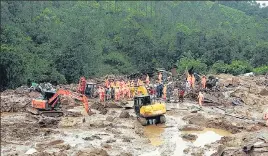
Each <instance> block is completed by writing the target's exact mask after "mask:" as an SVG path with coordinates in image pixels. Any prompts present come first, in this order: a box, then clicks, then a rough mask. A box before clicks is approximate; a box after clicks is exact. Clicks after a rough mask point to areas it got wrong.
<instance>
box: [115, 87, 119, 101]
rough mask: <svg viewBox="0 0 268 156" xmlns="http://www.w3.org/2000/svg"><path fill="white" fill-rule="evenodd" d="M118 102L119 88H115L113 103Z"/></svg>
mask: <svg viewBox="0 0 268 156" xmlns="http://www.w3.org/2000/svg"><path fill="white" fill-rule="evenodd" d="M119 100H120V90H119V87H115V101H119Z"/></svg>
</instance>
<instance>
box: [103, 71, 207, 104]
mask: <svg viewBox="0 0 268 156" xmlns="http://www.w3.org/2000/svg"><path fill="white" fill-rule="evenodd" d="M137 86H144V87H146V88H147V90H148V92H149V94H150V96H151V97H152V98H162V99H163V100H165V101H166V102H170V97H171V95H173V97H174V102H175V103H176V102H177V100H178V99H179V102H183V99H184V94H185V92H188V91H190V90H191V89H194V88H195V77H194V76H193V75H190V74H188V77H187V79H186V81H185V84H184V85H183V86H182V87H180V88H179V87H171V85H169V84H164V81H163V79H162V73H161V72H160V73H159V74H158V81H157V83H156V84H154V85H153V84H150V77H149V76H148V75H147V76H146V79H145V83H144V82H143V81H142V80H140V79H137V80H136V81H134V80H128V81H124V80H121V81H118V80H117V81H114V80H105V82H104V84H103V85H101V86H99V88H98V95H99V100H100V101H101V102H104V101H108V100H115V101H120V100H123V99H124V100H130V99H133V97H134V96H136V95H142V92H140V91H139V90H137V89H135V87H137ZM201 88H202V89H205V88H206V77H205V76H202V80H201ZM203 100H204V95H203V94H202V92H199V95H198V103H199V105H200V106H202V103H203Z"/></svg>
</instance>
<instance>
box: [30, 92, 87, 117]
mask: <svg viewBox="0 0 268 156" xmlns="http://www.w3.org/2000/svg"><path fill="white" fill-rule="evenodd" d="M62 95H63V96H64V95H65V96H70V97H71V98H73V99H76V100H79V101H81V102H82V103H83V105H84V107H85V110H86V112H87V113H88V114H90V113H91V110H90V108H89V106H88V99H87V97H86V96H85V95H83V94H80V93H75V92H71V91H69V90H64V89H59V90H58V91H56V92H55V91H44V92H43V96H42V97H41V98H39V99H33V100H32V107H31V108H28V111H30V112H31V113H33V114H40V115H45V116H53V117H57V116H62V115H63V112H62V111H61V110H60V108H61V103H60V96H62Z"/></svg>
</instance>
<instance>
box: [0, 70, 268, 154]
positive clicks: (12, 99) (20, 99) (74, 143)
mask: <svg viewBox="0 0 268 156" xmlns="http://www.w3.org/2000/svg"><path fill="white" fill-rule="evenodd" d="M218 77H219V78H220V83H221V86H222V88H221V89H220V91H214V92H212V91H207V92H206V93H205V97H206V102H207V103H205V104H204V106H203V107H202V108H199V107H198V105H197V102H196V101H195V100H194V99H193V97H194V96H188V98H187V99H186V101H185V102H184V103H182V104H181V103H180V104H177V103H167V108H168V112H167V114H166V118H167V122H166V124H161V125H150V126H146V127H143V126H141V125H140V123H139V122H138V121H137V120H136V118H135V114H134V110H133V109H125V108H124V104H125V103H126V102H121V103H114V102H107V103H98V102H96V100H92V99H91V100H90V105H91V108H92V110H93V111H94V112H95V114H93V115H91V116H88V115H86V113H85V112H84V109H83V106H81V105H79V104H73V101H70V99H65V102H63V104H64V108H63V110H64V114H65V115H64V116H63V117H61V118H48V117H46V118H44V117H41V116H35V115H32V114H29V113H27V112H26V107H27V106H28V105H29V104H30V101H31V99H32V98H36V97H38V96H40V95H39V93H37V92H30V93H29V92H28V91H27V89H26V88H24V87H20V88H18V89H16V90H6V91H4V92H2V93H1V155H36V156H37V155H40V156H41V155H42V156H43V155H45V156H46V155H75V156H82V155H90V156H106V155H111V156H117V155H118V156H119V155H120V156H131V155H133V156H136V155H143V156H146V155H153V156H157V155H161V156H168V155H175V156H179V155H196V156H197V155H200V156H202V155H227V156H229V155H249V154H250V155H263V156H264V155H268V143H267V141H268V128H267V127H266V125H265V121H264V120H263V119H262V117H263V112H264V110H265V109H267V108H268V87H267V86H268V80H267V79H265V78H264V77H263V76H258V77H245V76H240V77H232V76H230V75H218ZM64 87H65V88H74V87H73V86H64ZM234 100H239V101H240V102H239V104H238V105H233V104H232V102H233V101H234ZM70 103H71V104H70ZM128 103H130V104H131V103H133V102H132V101H129V102H128Z"/></svg>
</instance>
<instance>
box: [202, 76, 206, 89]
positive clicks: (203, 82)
mask: <svg viewBox="0 0 268 156" xmlns="http://www.w3.org/2000/svg"><path fill="white" fill-rule="evenodd" d="M206 82H207V79H206V76H205V75H203V76H202V80H201V84H202V89H205V88H206Z"/></svg>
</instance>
